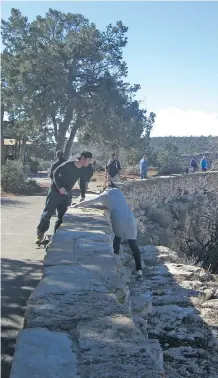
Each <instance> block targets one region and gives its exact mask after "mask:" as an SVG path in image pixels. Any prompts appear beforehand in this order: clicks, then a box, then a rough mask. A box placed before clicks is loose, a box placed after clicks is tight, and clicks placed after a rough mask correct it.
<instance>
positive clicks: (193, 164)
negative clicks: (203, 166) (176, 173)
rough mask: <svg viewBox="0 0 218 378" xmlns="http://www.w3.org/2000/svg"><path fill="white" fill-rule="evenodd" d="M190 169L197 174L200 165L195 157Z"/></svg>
mask: <svg viewBox="0 0 218 378" xmlns="http://www.w3.org/2000/svg"><path fill="white" fill-rule="evenodd" d="M190 168H191V170H192V171H193V172H196V170H197V168H198V163H197V161H196V159H195V158H194V157H193V158H192V159H191V161H190Z"/></svg>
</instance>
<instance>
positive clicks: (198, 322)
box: [148, 305, 208, 345]
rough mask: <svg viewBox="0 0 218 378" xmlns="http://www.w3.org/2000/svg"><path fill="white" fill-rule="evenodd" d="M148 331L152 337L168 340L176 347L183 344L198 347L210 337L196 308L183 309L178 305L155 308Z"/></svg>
mask: <svg viewBox="0 0 218 378" xmlns="http://www.w3.org/2000/svg"><path fill="white" fill-rule="evenodd" d="M148 331H149V335H151V336H152V337H158V339H159V340H161V339H164V340H167V339H168V340H169V341H171V342H173V343H174V345H175V344H176V343H177V344H178V345H179V344H180V343H181V342H183V343H184V342H186V343H189V344H190V345H198V344H199V342H201V343H203V342H204V340H205V337H207V335H208V330H207V329H206V328H205V327H204V322H203V320H202V318H201V317H200V316H199V314H198V311H197V310H196V309H195V308H193V307H185V308H182V307H179V306H177V305H164V306H156V307H155V306H154V307H153V312H152V316H151V317H150V319H149V322H148Z"/></svg>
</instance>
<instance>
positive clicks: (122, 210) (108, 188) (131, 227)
mask: <svg viewBox="0 0 218 378" xmlns="http://www.w3.org/2000/svg"><path fill="white" fill-rule="evenodd" d="M98 203H99V204H102V205H103V206H104V207H105V208H106V209H108V210H109V212H110V214H111V223H112V227H113V232H114V234H115V237H114V242H113V248H114V253H116V254H117V255H119V252H120V244H121V239H125V240H128V244H129V246H130V248H131V250H132V253H133V257H134V260H135V265H136V278H141V277H142V263H141V256H140V251H139V248H138V245H137V241H136V239H137V225H136V220H135V217H134V215H133V213H132V211H131V209H130V208H129V206H128V204H127V202H126V199H125V197H124V195H123V193H122V192H121V190H119V189H118V188H117V187H116V185H115V184H114V183H113V182H112V181H109V182H107V183H106V184H105V186H104V191H103V192H102V193H101V194H100V195H98V196H97V197H95V198H93V199H91V200H87V201H84V202H81V203H79V204H76V205H74V206H73V207H74V208H76V207H86V206H87V207H91V206H92V205H95V204H98Z"/></svg>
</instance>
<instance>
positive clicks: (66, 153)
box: [64, 116, 81, 159]
mask: <svg viewBox="0 0 218 378" xmlns="http://www.w3.org/2000/svg"><path fill="white" fill-rule="evenodd" d="M80 126H81V119H80V117H79V116H77V120H76V122H75V124H74V125H73V126H72V128H71V132H70V136H69V138H68V141H67V143H66V147H65V150H64V157H65V159H69V157H70V155H72V147H73V141H74V138H75V135H76V133H77V130H78V129H79V128H80Z"/></svg>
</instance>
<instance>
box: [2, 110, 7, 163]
mask: <svg viewBox="0 0 218 378" xmlns="http://www.w3.org/2000/svg"><path fill="white" fill-rule="evenodd" d="M4 112H5V109H4V104H3V103H2V104H1V165H4V164H5V162H6V161H5V144H4V134H3V121H4Z"/></svg>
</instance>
